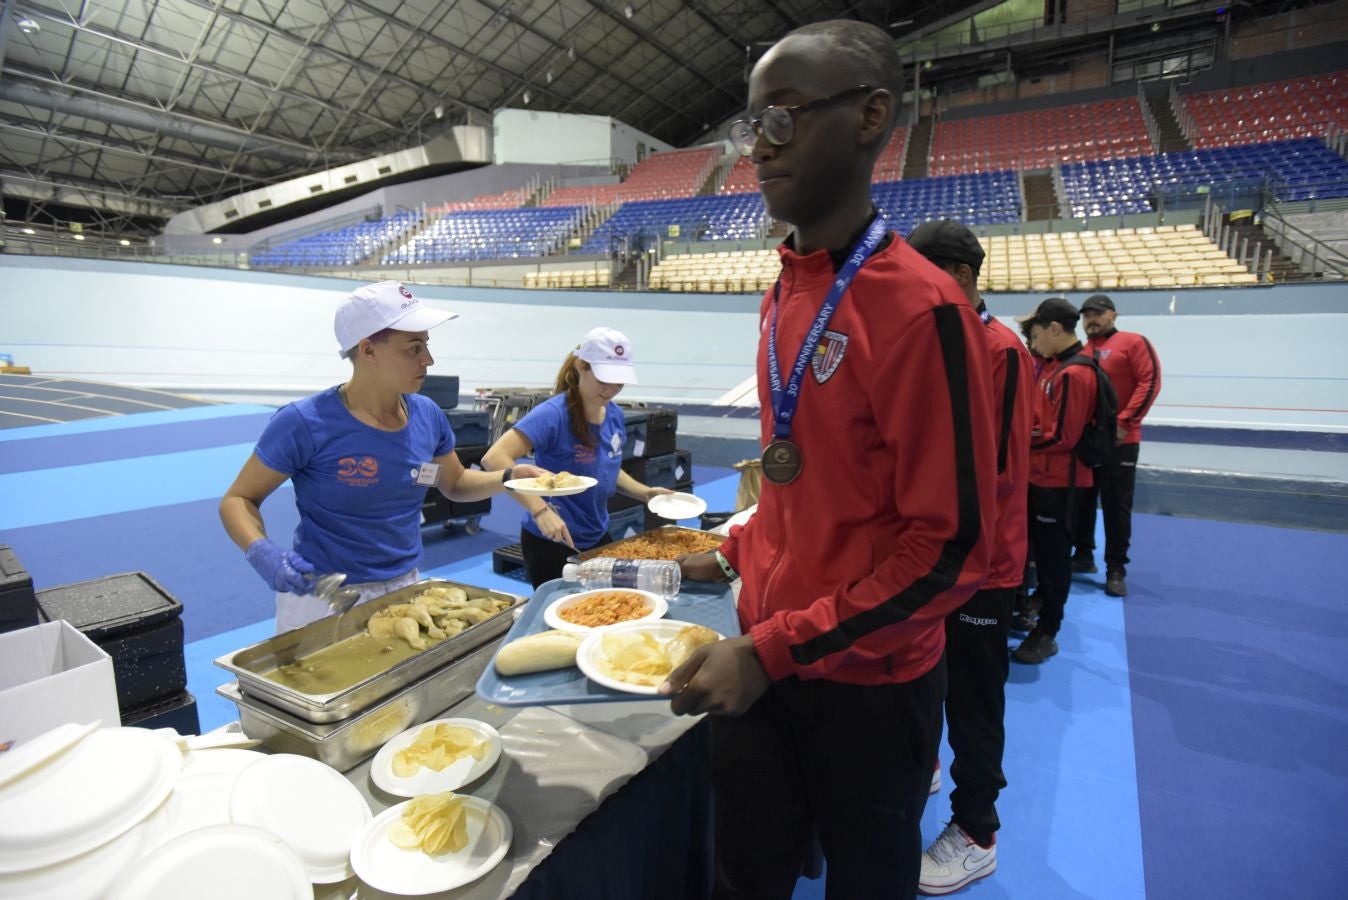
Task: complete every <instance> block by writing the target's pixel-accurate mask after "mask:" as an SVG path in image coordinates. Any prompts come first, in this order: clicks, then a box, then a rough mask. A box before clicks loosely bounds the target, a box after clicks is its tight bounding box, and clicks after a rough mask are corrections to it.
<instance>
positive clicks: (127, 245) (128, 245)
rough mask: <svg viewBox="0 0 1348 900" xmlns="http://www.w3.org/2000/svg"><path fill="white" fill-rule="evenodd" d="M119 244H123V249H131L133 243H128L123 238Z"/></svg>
mask: <svg viewBox="0 0 1348 900" xmlns="http://www.w3.org/2000/svg"><path fill="white" fill-rule="evenodd" d="M117 243H119V244H121V245H122V246H123V247H130V246H131V242H130V241H128V240H127V239H126V238H122V239H121V240H120V241H118V242H117Z"/></svg>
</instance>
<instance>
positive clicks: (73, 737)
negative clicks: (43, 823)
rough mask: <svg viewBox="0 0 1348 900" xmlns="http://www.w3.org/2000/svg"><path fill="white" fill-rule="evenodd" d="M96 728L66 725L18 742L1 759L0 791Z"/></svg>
mask: <svg viewBox="0 0 1348 900" xmlns="http://www.w3.org/2000/svg"><path fill="white" fill-rule="evenodd" d="M99 724H100V723H98V722H90V723H89V724H88V725H78V724H76V723H74V722H67V723H66V724H64V725H57V726H56V727H55V728H53V729H52V730H51V731H47V732H44V733H42V734H39V735H38V736H37V737H35V738H33V739H31V740H27V741H19V742H18V743H17V744H15V745H14V749H12V750H9V751H7V752H6V753H4V754H2V755H0V787H4V786H5V785H6V784H8V783H9V782H11V781H13V780H14V779H16V778H18V777H20V776H21V775H26V774H28V773H29V772H31V771H32V770H33V769H35V768H37V767H38V766H40V765H42V764H43V763H44V762H46V761H47V760H49V759H51V758H52V757H53V756H56V755H57V754H58V753H61V752H62V751H65V750H69V749H70V748H71V747H73V746H75V745H76V744H78V743H79V742H80V741H82V740H84V739H85V738H86V737H87V736H88V735H89V734H90V732H92V731H94V730H95V729H96V728H98V726H99Z"/></svg>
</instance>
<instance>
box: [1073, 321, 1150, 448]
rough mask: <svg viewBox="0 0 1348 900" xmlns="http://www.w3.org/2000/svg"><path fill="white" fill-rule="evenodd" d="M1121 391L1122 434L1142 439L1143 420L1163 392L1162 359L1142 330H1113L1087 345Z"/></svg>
mask: <svg viewBox="0 0 1348 900" xmlns="http://www.w3.org/2000/svg"><path fill="white" fill-rule="evenodd" d="M1086 348H1087V350H1088V352H1090V353H1093V354H1094V355H1095V358H1096V359H1097V360H1099V361H1100V368H1102V369H1104V370H1105V374H1106V375H1108V376H1109V383H1110V384H1112V385H1114V393H1116V394H1118V395H1119V434H1120V435H1121V436H1122V437H1123V443H1125V444H1140V443H1141V442H1142V420H1143V419H1144V418H1145V417H1146V415H1147V413H1148V412H1150V411H1151V405H1152V404H1153V403H1155V402H1156V397H1157V396H1158V395H1159V394H1160V393H1161V361H1160V360H1159V359H1157V357H1156V348H1155V347H1153V346H1152V345H1151V341H1149V340H1147V339H1146V338H1144V337H1143V336H1142V335H1140V334H1134V333H1132V332H1130V331H1118V330H1115V331H1111V332H1109V334H1106V335H1105V336H1104V337H1099V338H1091V339H1090V342H1089V343H1088V344H1087V345H1086Z"/></svg>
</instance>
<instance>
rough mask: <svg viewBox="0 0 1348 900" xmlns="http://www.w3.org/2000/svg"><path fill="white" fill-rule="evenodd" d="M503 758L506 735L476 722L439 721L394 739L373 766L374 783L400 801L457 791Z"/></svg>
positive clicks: (382, 750)
mask: <svg viewBox="0 0 1348 900" xmlns="http://www.w3.org/2000/svg"><path fill="white" fill-rule="evenodd" d="M500 758H501V735H500V733H499V732H497V730H496V729H495V728H492V727H491V726H490V725H488V724H487V723H486V722H479V721H477V720H476V719H434V720H432V721H430V722H425V723H423V724H421V725H416V726H413V727H412V728H409V729H407V730H406V731H404V732H403V733H402V734H399V735H397V736H395V737H394V738H392V739H391V740H390V741H389V742H388V743H387V744H385V745H384V746H383V747H381V748H380V750H379V752H378V753H376V754H375V757H374V761H373V762H372V763H370V778H371V779H373V780H374V783H375V784H376V785H377V786H378V787H379V789H380V790H383V791H386V792H388V793H390V794H394V795H396V796H398V797H416V796H419V795H421V794H436V793H440V792H442V791H453V790H456V789H458V788H461V787H463V786H464V785H465V784H469V783H471V782H474V781H476V780H477V779H479V778H481V777H482V776H483V775H485V774H487V772H489V771H491V767H492V766H494V765H496V760H498V759H500Z"/></svg>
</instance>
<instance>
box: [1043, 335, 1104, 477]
mask: <svg viewBox="0 0 1348 900" xmlns="http://www.w3.org/2000/svg"><path fill="white" fill-rule="evenodd" d="M1080 353H1081V345H1080V344H1073V345H1072V346H1071V347H1070V348H1069V349H1067V350H1064V351H1063V352H1062V353H1059V354H1058V355H1057V356H1055V357H1054V358H1052V359H1050V360H1048V361H1047V362H1045V363H1044V368H1043V369H1042V370H1040V372H1039V389H1040V391H1041V396H1040V398H1039V406H1038V410H1037V413H1036V420H1035V421H1036V424H1035V431H1036V434H1035V437H1034V439H1033V440H1032V441H1031V442H1030V484H1033V485H1037V486H1038V487H1063V488H1065V487H1072V486H1073V482H1072V481H1071V477H1070V476H1071V467H1072V466H1076V482H1075V486H1076V487H1079V488H1080V487H1090V486H1091V485H1092V484H1094V483H1095V481H1094V479H1093V477H1092V475H1091V470H1090V467H1089V466H1087V465H1086V464H1085V463H1083V462H1082V461H1081V459H1080V458H1079V457H1078V456H1077V455H1076V453H1075V452H1073V448H1075V447H1076V445H1077V441H1079V440H1081V432H1082V430H1083V429H1084V428H1085V427H1086V423H1088V422H1089V421H1090V420H1091V419H1092V417H1094V416H1095V405H1096V386H1095V369H1093V368H1091V367H1090V366H1081V365H1078V366H1067V367H1064V366H1063V361H1064V360H1066V359H1068V358H1069V357H1072V356H1076V355H1078V354H1080Z"/></svg>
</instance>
